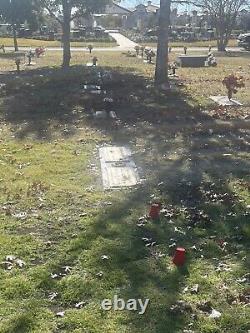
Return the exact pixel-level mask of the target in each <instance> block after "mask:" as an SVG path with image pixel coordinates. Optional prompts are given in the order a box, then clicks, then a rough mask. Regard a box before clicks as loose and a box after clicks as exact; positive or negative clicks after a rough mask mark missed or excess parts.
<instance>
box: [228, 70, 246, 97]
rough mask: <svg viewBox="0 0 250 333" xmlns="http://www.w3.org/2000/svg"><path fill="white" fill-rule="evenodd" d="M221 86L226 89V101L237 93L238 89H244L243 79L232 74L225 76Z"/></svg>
mask: <svg viewBox="0 0 250 333" xmlns="http://www.w3.org/2000/svg"><path fill="white" fill-rule="evenodd" d="M222 83H223V85H224V86H225V87H226V88H227V96H228V99H229V100H231V99H232V97H233V94H236V93H237V92H238V88H243V87H245V83H244V79H243V77H242V76H239V77H237V76H235V75H234V74H230V75H229V76H226V77H225V78H224V80H223V81H222Z"/></svg>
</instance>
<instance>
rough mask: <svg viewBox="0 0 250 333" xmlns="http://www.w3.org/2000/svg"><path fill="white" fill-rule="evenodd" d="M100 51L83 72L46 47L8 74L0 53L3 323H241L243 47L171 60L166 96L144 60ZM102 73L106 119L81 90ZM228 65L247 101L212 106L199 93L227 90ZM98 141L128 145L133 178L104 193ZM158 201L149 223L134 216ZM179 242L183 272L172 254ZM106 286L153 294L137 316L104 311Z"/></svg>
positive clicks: (70, 327)
mask: <svg viewBox="0 0 250 333" xmlns="http://www.w3.org/2000/svg"><path fill="white" fill-rule="evenodd" d="M97 56H98V58H99V64H100V65H102V67H99V69H98V68H97V70H94V69H91V68H90V69H89V68H87V67H85V66H83V64H85V63H86V62H87V61H89V59H90V57H89V55H88V54H85V53H82V52H79V53H78V52H76V53H73V58H72V67H71V69H70V70H69V71H68V72H66V73H65V72H62V71H61V69H60V68H59V65H60V62H61V53H59V52H48V53H47V54H46V56H45V57H42V58H40V59H38V60H36V61H37V64H36V65H35V66H32V67H30V68H29V70H28V69H27V67H26V68H25V70H24V67H22V70H23V71H22V73H21V74H20V75H18V76H16V73H15V72H14V68H15V66H14V65H13V60H12V61H10V60H8V59H1V61H0V78H1V83H3V84H6V86H5V88H2V90H1V96H0V143H1V145H0V165H1V167H0V221H1V223H0V262H2V264H1V265H0V274H1V280H0V332H1V333H24V332H25V333H26V332H32V333H41V332H43V333H55V332H63V333H83V332H86V333H87V332H88V333H100V332H102V333H110V332H112V333H117V332H119V333H139V332H143V333H184V332H186V333H187V332H189V333H191V332H195V333H235V332H237V333H248V330H250V323H249V317H250V310H249V309H250V308H249V285H248V282H249V280H250V279H249V274H248V275H247V273H248V272H249V267H250V258H249V240H250V228H249V205H250V196H249V184H250V179H249V120H247V116H249V111H250V107H249V105H250V96H249V88H250V72H249V60H250V58H249V57H247V56H246V57H243V56H242V57H231V56H230V57H229V56H225V55H224V56H221V57H219V58H218V62H219V63H218V67H217V68H201V69H199V68H198V69H192V70H191V69H186V68H183V69H179V70H178V71H177V72H178V74H179V76H180V78H179V80H177V81H176V82H175V84H176V87H177V88H176V89H178V90H176V91H173V92H172V93H171V94H170V95H165V94H162V93H159V92H157V91H156V90H155V89H154V87H153V85H152V77H153V73H154V66H152V65H148V64H143V63H142V60H141V59H137V58H128V57H126V56H125V55H122V54H120V53H118V52H106V53H100V54H99V53H98V55H97ZM171 57H172V60H173V59H174V57H175V53H174V52H173V53H172V54H171ZM239 66H241V67H239ZM99 70H108V71H111V73H112V80H111V81H106V82H105V88H106V89H107V90H108V91H112V92H113V96H114V104H115V105H114V108H115V111H117V115H118V117H119V121H115V122H113V123H111V122H109V121H106V120H101V121H98V120H95V119H93V118H92V117H91V113H90V108H91V107H93V108H94V109H95V110H101V109H102V107H103V101H102V99H101V98H99V97H98V96H94V97H93V96H91V95H86V94H84V93H83V92H82V89H81V86H82V85H83V84H84V83H86V82H91V83H94V82H98V75H97V72H98V71H99ZM231 72H236V73H238V72H239V73H242V75H243V76H244V78H245V81H246V87H245V88H244V89H242V90H240V91H239V93H238V94H237V98H238V99H239V100H240V101H242V102H244V103H245V106H244V107H239V108H221V107H217V106H215V105H214V104H213V103H212V101H210V100H209V99H208V96H209V95H210V94H219V93H223V94H224V90H223V87H222V85H221V80H222V78H223V77H224V76H225V75H226V74H228V73H231ZM173 84H174V82H173ZM105 144H117V145H129V146H130V148H131V149H132V150H133V152H134V160H135V162H136V164H137V166H138V169H139V172H140V175H141V177H142V178H144V179H145V180H144V181H143V182H142V184H141V185H138V186H137V187H136V188H133V189H130V190H116V191H106V192H104V191H103V189H102V185H101V174H100V165H99V161H98V148H99V147H101V146H102V145H105ZM156 200H157V201H158V200H160V201H161V203H162V208H163V210H162V213H161V219H160V221H155V222H153V221H149V220H148V221H146V222H145V224H144V225H140V223H139V220H140V218H141V217H142V216H145V215H146V214H147V213H148V209H149V206H150V203H151V202H154V201H156ZM140 221H141V220H140ZM138 224H139V225H138ZM142 238H149V239H152V241H153V242H156V244H155V246H145V245H147V244H146V243H145V242H144V241H143V239H142ZM176 246H181V247H185V248H186V249H187V266H186V267H185V269H177V268H176V267H175V266H174V265H173V264H172V256H173V253H174V250H175V248H176ZM103 255H104V256H107V257H104V258H106V259H107V260H103V259H102V256H103ZM6 256H14V257H15V258H16V259H14V258H12V257H7V258H6ZM17 259H20V260H21V261H18V260H17ZM196 285H198V290H196V288H194V286H196ZM196 287H197V286H196ZM192 288H194V289H192ZM114 295H118V296H119V297H122V298H124V299H125V300H128V299H130V298H143V299H145V298H149V299H150V304H149V306H148V309H147V311H146V313H145V314H144V315H139V314H138V313H137V312H129V311H107V312H106V311H103V310H102V309H101V307H100V302H101V301H102V300H103V299H106V298H110V299H112V298H113V297H114ZM181 301H182V302H181ZM80 302H83V303H80ZM206 302H208V303H206ZM79 303H80V305H79ZM204 303H205V304H204ZM76 305H78V306H76ZM211 308H213V309H215V310H217V311H219V312H220V313H221V316H220V318H217V319H213V318H209V313H210V312H211ZM206 311H207V312H206ZM209 311H210V312H209ZM58 312H63V314H64V315H63V316H57V315H56V314H57V313H58Z"/></svg>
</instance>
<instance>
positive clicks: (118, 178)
mask: <svg viewBox="0 0 250 333" xmlns="http://www.w3.org/2000/svg"><path fill="white" fill-rule="evenodd" d="M99 157H100V162H101V171H102V181H103V187H104V189H115V188H122V187H131V186H135V185H137V184H138V183H139V181H140V178H139V175H138V171H137V168H136V165H135V162H134V161H133V159H132V153H131V151H130V149H129V148H127V147H115V146H108V147H102V148H100V149H99Z"/></svg>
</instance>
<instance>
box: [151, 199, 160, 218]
mask: <svg viewBox="0 0 250 333" xmlns="http://www.w3.org/2000/svg"><path fill="white" fill-rule="evenodd" d="M160 210H161V204H160V203H154V204H152V205H151V207H150V211H149V217H150V218H151V219H152V220H158V219H159V218H160Z"/></svg>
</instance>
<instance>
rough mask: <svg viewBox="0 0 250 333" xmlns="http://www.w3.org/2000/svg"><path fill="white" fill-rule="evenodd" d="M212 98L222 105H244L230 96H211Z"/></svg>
mask: <svg viewBox="0 0 250 333" xmlns="http://www.w3.org/2000/svg"><path fill="white" fill-rule="evenodd" d="M210 99H211V100H213V101H214V102H216V103H217V104H219V105H222V106H242V105H243V104H242V103H240V102H239V101H237V100H235V99H230V100H229V98H228V96H210Z"/></svg>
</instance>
